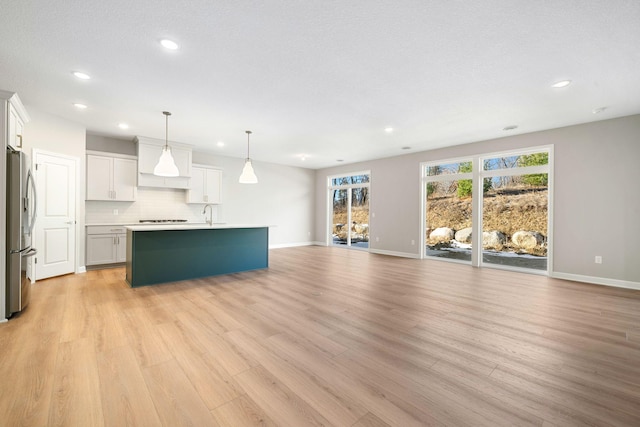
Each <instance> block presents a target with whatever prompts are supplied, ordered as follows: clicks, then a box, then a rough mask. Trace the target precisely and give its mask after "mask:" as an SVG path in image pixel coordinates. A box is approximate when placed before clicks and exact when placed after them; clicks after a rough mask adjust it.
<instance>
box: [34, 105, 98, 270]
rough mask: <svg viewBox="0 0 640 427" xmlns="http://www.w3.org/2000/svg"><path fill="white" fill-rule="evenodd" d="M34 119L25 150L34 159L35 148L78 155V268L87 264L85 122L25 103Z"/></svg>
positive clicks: (73, 155)
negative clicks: (52, 113)
mask: <svg viewBox="0 0 640 427" xmlns="http://www.w3.org/2000/svg"><path fill="white" fill-rule="evenodd" d="M25 107H26V109H27V111H28V112H29V115H30V116H31V121H30V122H29V123H27V124H26V125H25V129H24V142H23V145H24V149H23V150H24V151H25V152H26V153H28V154H29V155H30V156H31V159H33V149H34V148H35V149H39V150H44V151H48V152H51V153H59V154H64V155H67V156H70V157H75V158H77V159H78V164H79V170H78V171H77V172H78V176H77V180H76V191H77V203H76V221H77V224H76V254H77V256H76V271H78V268H82V267H84V246H85V245H84V242H85V228H84V198H85V135H86V129H85V127H84V126H82V125H80V124H78V123H75V122H71V121H69V120H66V119H63V118H60V117H57V116H54V115H51V114H48V113H44V112H41V111H39V110H37V109H36V108H33V107H29V106H28V105H26V106H25Z"/></svg>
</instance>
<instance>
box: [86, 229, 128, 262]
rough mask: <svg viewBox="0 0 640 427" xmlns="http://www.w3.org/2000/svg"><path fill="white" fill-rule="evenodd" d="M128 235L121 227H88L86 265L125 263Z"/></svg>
mask: <svg viewBox="0 0 640 427" xmlns="http://www.w3.org/2000/svg"><path fill="white" fill-rule="evenodd" d="M126 248H127V233H126V229H125V228H124V227H121V226H104V225H89V226H87V259H86V265H100V264H114V263H121V262H125V260H126V257H127V249H126Z"/></svg>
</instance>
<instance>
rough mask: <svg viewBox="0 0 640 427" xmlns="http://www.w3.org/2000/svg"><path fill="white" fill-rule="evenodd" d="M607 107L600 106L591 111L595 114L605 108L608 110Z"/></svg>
mask: <svg viewBox="0 0 640 427" xmlns="http://www.w3.org/2000/svg"><path fill="white" fill-rule="evenodd" d="M606 109H607V107H600V108H596V109H595V110H593V111H591V112H592V113H593V114H600V113H602V112H603V111H604V110H606Z"/></svg>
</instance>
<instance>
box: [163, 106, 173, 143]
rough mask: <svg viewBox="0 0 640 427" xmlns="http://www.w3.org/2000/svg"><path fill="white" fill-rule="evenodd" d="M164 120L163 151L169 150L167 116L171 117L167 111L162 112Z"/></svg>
mask: <svg viewBox="0 0 640 427" xmlns="http://www.w3.org/2000/svg"><path fill="white" fill-rule="evenodd" d="M162 114H164V116H165V118H166V120H165V133H164V135H165V140H164V149H165V151H166V150H167V149H168V148H169V116H170V115H171V113H170V112H168V111H163V112H162Z"/></svg>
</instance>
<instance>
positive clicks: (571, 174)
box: [314, 115, 640, 288]
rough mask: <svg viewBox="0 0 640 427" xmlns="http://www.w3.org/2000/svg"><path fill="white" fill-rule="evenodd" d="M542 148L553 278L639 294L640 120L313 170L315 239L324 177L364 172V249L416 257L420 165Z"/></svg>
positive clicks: (323, 207)
mask: <svg viewBox="0 0 640 427" xmlns="http://www.w3.org/2000/svg"><path fill="white" fill-rule="evenodd" d="M548 144H553V145H554V168H555V169H554V173H555V175H554V179H555V181H554V184H555V188H554V207H553V245H554V254H553V272H552V274H553V275H554V276H556V277H563V278H568V279H574V280H582V281H587V282H593V283H602V284H611V285H617V286H627V287H636V288H640V262H639V260H640V249H639V247H638V242H640V220H638V219H639V218H640V191H639V190H638V187H637V186H638V183H640V167H638V159H640V115H635V116H629V117H623V118H618V119H611V120H604V121H600V122H594V123H589V124H584V125H577V126H570V127H565V128H560V129H552V130H548V131H543V132H535V133H530V134H523V135H515V136H511V137H505V138H500V139H494V140H490V141H481V142H476V143H472V144H465V145H459V146H455V147H448V148H443V149H438V150H432V151H424V152H419V153H413V154H408V155H403V156H398V157H392V158H387V159H380V160H374V161H369V162H362V163H357V164H351V165H342V166H338V167H333V168H327V169H322V170H318V171H316V184H315V192H316V226H315V230H314V231H315V236H314V238H315V240H317V241H325V240H326V237H325V236H326V232H327V231H326V230H327V196H326V194H327V189H326V187H327V176H330V175H335V174H338V173H349V172H352V171H361V170H371V195H370V209H371V213H375V214H376V216H375V218H371V219H370V233H371V236H372V239H371V240H372V241H371V242H370V246H371V249H372V250H380V251H389V252H396V253H403V254H406V255H407V256H416V257H417V256H419V254H420V250H421V248H419V247H418V245H411V240H415V241H416V242H419V241H420V223H421V220H422V219H421V218H420V162H425V161H434V160H444V159H450V158H457V157H463V156H471V155H476V154H483V153H491V152H498V151H507V150H512V149H518V148H525V147H535V146H542V145H548ZM376 236H377V237H379V238H380V240H379V242H376V241H375V237H376ZM595 255H600V256H602V257H603V263H602V264H595V263H594V257H595Z"/></svg>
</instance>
